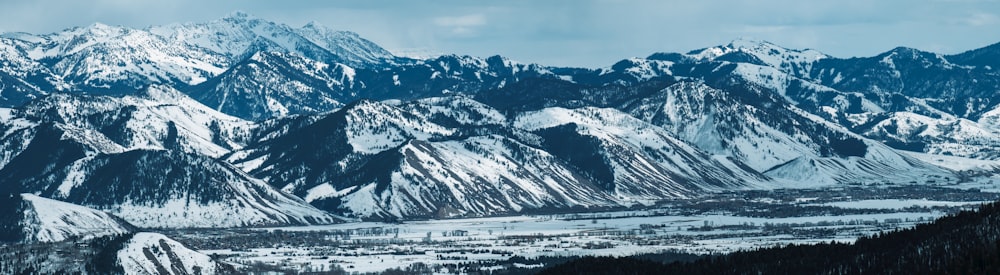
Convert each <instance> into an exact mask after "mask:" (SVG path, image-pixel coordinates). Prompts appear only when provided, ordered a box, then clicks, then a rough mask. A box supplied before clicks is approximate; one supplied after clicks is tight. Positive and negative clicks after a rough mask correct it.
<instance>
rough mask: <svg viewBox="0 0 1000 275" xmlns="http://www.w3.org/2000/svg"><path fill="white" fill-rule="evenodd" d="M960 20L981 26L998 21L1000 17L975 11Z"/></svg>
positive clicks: (974, 25) (967, 23)
mask: <svg viewBox="0 0 1000 275" xmlns="http://www.w3.org/2000/svg"><path fill="white" fill-rule="evenodd" d="M962 22H963V23H965V24H966V25H969V26H973V27H982V26H988V25H994V24H997V23H1000V17H997V16H996V15H995V14H989V13H975V14H971V15H969V16H968V17H966V18H964V19H962Z"/></svg>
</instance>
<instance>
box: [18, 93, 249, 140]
mask: <svg viewBox="0 0 1000 275" xmlns="http://www.w3.org/2000/svg"><path fill="white" fill-rule="evenodd" d="M8 113H9V114H10V116H9V117H8V118H7V119H6V120H7V121H10V122H3V121H0V123H2V124H8V123H9V124H10V125H14V126H16V125H29V124H39V123H55V124H57V125H59V126H60V127H61V128H63V129H67V131H68V132H70V133H71V135H72V133H78V134H79V135H80V136H79V137H67V138H78V139H84V140H105V142H97V143H95V144H94V145H95V147H97V146H100V147H108V146H113V147H120V149H117V150H112V151H105V150H99V152H107V153H114V152H121V151H123V150H130V149H168V148H169V149H178V150H181V151H185V152H190V153H197V154H203V155H207V156H219V155H222V154H224V153H228V152H229V151H230V150H232V149H236V148H239V147H241V146H242V143H243V142H244V141H242V139H241V137H240V136H241V135H242V134H241V133H242V132H245V131H246V128H249V127H252V125H251V124H250V122H247V121H244V120H241V119H238V118H234V117H231V116H228V115H226V114H223V113H220V112H218V111H215V110H212V109H210V108H208V107H206V106H204V105H202V104H201V103H198V102H197V101H194V100H192V99H191V98H189V97H187V96H186V95H184V94H182V93H180V92H178V91H176V90H173V89H172V88H170V87H164V86H151V87H149V88H147V89H145V90H144V91H143V94H140V95H135V96H124V97H111V96H78V95H68V94H54V95H51V96H48V97H45V98H43V99H40V100H36V101H33V102H31V103H29V104H27V105H26V106H23V107H21V108H19V109H15V110H10V111H9V112H8ZM16 129H17V128H12V129H11V130H9V131H7V132H8V134H14V135H16V134H17V131H16ZM106 141H111V142H106Z"/></svg>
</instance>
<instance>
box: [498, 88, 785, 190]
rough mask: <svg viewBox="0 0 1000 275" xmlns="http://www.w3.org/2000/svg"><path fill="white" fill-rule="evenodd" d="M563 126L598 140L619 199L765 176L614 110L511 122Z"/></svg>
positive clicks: (741, 183)
mask: <svg viewBox="0 0 1000 275" xmlns="http://www.w3.org/2000/svg"><path fill="white" fill-rule="evenodd" d="M567 124H571V125H574V127H575V128H576V129H575V131H576V132H577V134H580V135H584V136H589V137H594V138H596V139H597V140H598V141H599V142H600V144H599V145H598V148H599V149H598V152H600V153H601V154H602V155H603V157H602V158H603V159H604V160H605V161H606V162H607V164H609V165H610V167H611V168H612V169H611V172H612V173H613V176H614V177H613V180H614V184H615V189H614V190H615V191H616V193H617V195H620V196H623V197H629V198H644V197H646V198H647V199H653V200H655V199H662V198H668V197H684V196H688V195H689V194H692V193H698V192H699V191H702V190H722V189H738V188H742V187H746V186H748V185H752V184H755V183H759V182H764V181H767V180H768V179H767V178H766V177H764V176H762V175H760V174H758V173H756V171H753V170H751V169H749V168H748V167H745V166H743V165H742V164H738V165H737V164H735V163H732V162H731V161H728V160H726V159H716V158H713V157H712V156H710V155H708V154H705V153H704V152H701V151H699V150H698V149H695V148H694V147H692V146H690V145H688V144H686V143H684V142H683V141H680V140H678V139H676V138H674V137H673V136H672V135H671V134H670V133H669V132H667V131H665V130H663V129H662V128H660V127H657V126H655V125H652V124H649V123H648V122H644V121H641V120H639V119H636V118H634V117H632V116H630V115H628V114H625V113H622V112H620V111H618V110H615V109H610V108H607V109H600V108H590V107H588V108H579V109H572V110H570V109H564V108H547V109H543V110H540V111H537V112H529V113H526V114H524V115H522V116H520V117H518V118H517V121H516V122H515V123H514V125H515V127H518V128H521V129H525V130H529V131H536V132H537V131H538V130H542V129H546V128H551V127H556V126H560V125H567ZM552 138H557V139H558V138H560V137H558V136H553V137H552ZM554 142H562V141H558V140H557V141H554ZM723 162H725V163H726V164H724V163H723ZM738 166H742V167H738ZM737 167H738V168H737Z"/></svg>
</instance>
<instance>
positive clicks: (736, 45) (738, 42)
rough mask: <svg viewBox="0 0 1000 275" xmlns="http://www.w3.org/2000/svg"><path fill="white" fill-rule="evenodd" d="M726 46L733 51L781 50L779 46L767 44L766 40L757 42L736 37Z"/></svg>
mask: <svg viewBox="0 0 1000 275" xmlns="http://www.w3.org/2000/svg"><path fill="white" fill-rule="evenodd" d="M726 46H728V47H730V48H733V49H754V48H762V47H767V48H782V47H781V46H778V45H775V44H774V43H771V42H768V41H766V40H757V39H753V38H745V37H738V38H736V39H733V40H732V41H729V44H727V45H726Z"/></svg>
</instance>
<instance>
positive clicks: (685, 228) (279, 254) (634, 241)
mask: <svg viewBox="0 0 1000 275" xmlns="http://www.w3.org/2000/svg"><path fill="white" fill-rule="evenodd" d="M981 184H986V183H981ZM892 188H896V187H892ZM892 188H887V189H878V188H873V187H865V188H857V189H853V190H854V191H850V190H852V189H850V188H847V189H841V192H840V193H837V192H838V191H831V190H834V189H836V188H834V189H817V190H814V191H807V192H799V191H780V190H778V191H768V192H766V193H754V194H756V197H753V198H751V199H746V198H747V197H744V195H746V196H754V194H751V193H732V196H728V197H727V196H717V197H713V198H710V199H708V198H706V199H704V200H692V202H694V204H693V205H687V206H685V205H683V204H675V205H663V206H658V207H652V208H646V209H641V210H620V211H610V212H596V213H576V214H572V213H571V214H546V215H520V216H509V217H487V218H465V219H444V220H426V221H407V222H402V223H380V222H353V223H344V224H334V225H321V226H299V227H274V228H257V229H248V230H244V231H242V232H239V233H237V234H236V235H240V236H241V237H235V238H230V239H216V238H219V237H218V236H220V234H219V233H218V232H214V233H211V232H205V233H199V232H187V233H183V235H185V236H183V237H182V239H183V238H188V240H195V241H194V242H192V243H202V244H206V243H212V242H216V243H218V242H223V243H229V244H234V243H243V244H241V245H235V246H232V245H230V246H216V247H202V248H198V247H197V245H195V246H194V247H195V248H196V249H200V250H199V252H201V253H203V254H207V255H215V256H218V257H219V259H221V260H223V261H225V262H228V263H232V264H235V265H236V266H249V265H251V264H254V263H265V264H268V265H272V266H278V267H282V268H286V269H289V270H307V269H308V270H313V271H325V270H331V269H338V268H339V269H343V270H345V271H347V272H381V271H385V270H388V269H393V268H400V269H403V268H406V267H409V266H411V265H413V264H417V263H422V264H426V265H427V266H434V267H439V268H440V269H439V271H440V272H469V271H474V270H449V269H448V267H449V266H451V267H454V266H456V265H457V266H462V265H464V264H469V263H479V264H480V266H479V268H483V269H502V268H508V267H509V265H510V263H501V262H500V261H505V260H508V259H510V258H511V257H513V256H521V257H525V258H529V259H531V258H538V257H542V256H555V257H562V256H583V255H609V256H629V255H637V254H650V253H663V252H681V253H692V254H699V255H706V254H718V253H728V252H733V251H739V250H748V249H754V248H761V247H772V246H777V245H785V244H792V243H800V244H807V243H817V242H829V241H837V242H853V241H854V240H856V239H857V238H858V237H861V236H868V235H872V234H875V233H878V232H882V231H886V230H893V229H898V228H907V227H912V226H914V225H916V224H918V223H925V222H930V221H932V220H934V219H936V218H938V217H940V216H943V215H945V214H947V213H950V212H952V211H956V210H957V209H974V208H976V207H978V205H979V204H981V203H985V202H988V201H990V200H991V198H994V197H997V196H1000V194H995V193H986V192H976V191H970V190H964V189H958V188H941V187H935V188H936V189H934V188H931V189H927V188H926V187H913V188H910V187H901V188H896V189H892ZM845 190H846V191H845ZM948 190H954V191H948ZM781 192H787V193H784V194H780V195H775V194H776V193H781ZM813 192H814V193H813ZM867 193H873V194H874V193H878V194H875V195H870V196H868V195H864V194H867ZM935 193H947V194H944V195H940V196H937V195H934V194H935ZM760 194H765V195H762V196H761V195H760ZM880 197H886V198H880ZM729 198H738V199H734V200H731V199H729ZM944 198H952V199H944ZM732 201H740V202H741V203H739V206H737V207H731V208H726V207H716V206H713V205H711V204H712V203H729V202H732ZM698 204H706V205H701V206H699V205H698ZM760 205H770V206H777V207H775V208H770V210H768V211H775V212H771V213H770V214H762V215H752V214H748V213H753V212H754V211H741V210H735V211H730V210H724V209H758V208H755V207H756V206H760ZM789 205H791V206H795V207H796V209H798V210H796V211H799V210H802V209H816V208H820V210H819V211H820V212H812V213H807V212H798V213H795V214H793V215H785V214H783V213H779V212H780V211H778V210H780V209H785V210H787V208H783V207H782V206H789ZM702 206H708V207H707V208H708V209H709V210H707V211H697V210H694V209H699V208H700V207H702ZM815 213H828V214H815ZM166 234H167V235H173V234H172V233H166ZM241 234H242V235H241ZM222 235H224V234H222ZM264 239H273V240H280V241H276V242H273V243H267V242H264V243H265V244H261V243H260V242H258V240H264ZM206 240H207V241H206ZM287 240H294V241H287ZM182 241H183V240H182ZM208 246H211V245H208ZM505 265H507V266H505Z"/></svg>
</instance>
